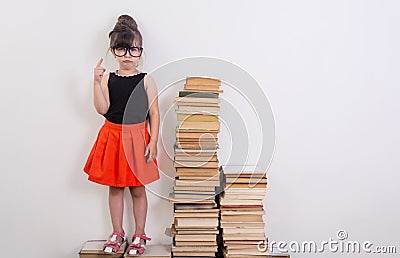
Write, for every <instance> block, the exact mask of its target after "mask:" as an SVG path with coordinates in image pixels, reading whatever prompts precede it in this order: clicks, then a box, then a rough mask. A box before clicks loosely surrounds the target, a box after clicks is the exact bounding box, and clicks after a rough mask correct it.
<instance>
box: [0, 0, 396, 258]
mask: <svg viewBox="0 0 400 258" xmlns="http://www.w3.org/2000/svg"><path fill="white" fill-rule="evenodd" d="M399 11H400V3H399V2H398V1H378V0H376V1H356V0H351V1H349V0H341V1H333V0H332V1H317V0H315V1H310V0H309V1H294V0H292V1H246V2H245V1H209V0H207V1H93V0H92V1H64V2H62V1H45V0H39V1H25V2H22V1H11V2H8V3H7V6H4V5H3V6H2V8H1V11H0V20H1V47H0V53H1V69H0V70H1V79H2V82H1V86H0V87H1V89H2V91H1V101H0V108H1V111H2V114H1V116H2V122H1V129H0V130H1V131H0V132H1V133H0V137H1V147H0V148H1V149H0V151H1V152H0V154H1V163H0V168H1V175H2V182H3V184H2V187H1V188H0V196H1V202H0V205H1V215H0V216H1V222H0V223H1V224H0V225H1V226H0V232H1V236H0V240H1V244H0V245H1V256H2V257H11V256H13V257H19V255H16V256H15V255H14V254H15V253H19V254H20V256H22V255H24V256H26V254H22V253H25V252H28V253H30V255H29V257H41V258H43V257H60V258H67V257H68V258H70V257H77V255H76V253H77V252H78V250H79V248H80V247H81V244H82V243H83V242H84V241H86V240H88V239H101V238H104V237H106V236H107V235H108V234H109V233H110V232H111V225H110V221H109V218H108V208H107V189H106V188H105V187H102V186H99V185H96V184H93V183H90V182H88V181H87V179H86V175H85V174H84V173H83V172H82V167H83V165H84V162H85V160H86V157H87V155H88V152H89V150H90V148H91V145H92V143H93V142H94V140H95V138H96V134H97V131H98V129H99V127H100V126H101V124H102V123H103V118H102V117H101V116H99V115H97V114H96V112H95V109H94V107H93V104H92V71H93V67H94V65H95V64H96V62H97V61H98V59H99V58H100V57H101V56H104V53H105V51H106V49H107V44H108V38H107V35H108V32H109V31H110V30H111V29H112V27H113V25H114V23H115V20H116V18H117V16H118V15H120V14H124V13H128V14H130V15H132V16H133V17H134V18H135V19H136V20H137V22H138V24H139V28H140V29H141V31H142V34H143V37H144V47H145V49H146V59H145V63H144V67H143V70H144V71H147V72H151V71H152V70H154V69H156V68H157V67H159V66H161V65H163V64H165V63H168V62H171V61H174V60H176V59H181V58H185V57H190V56H211V57H216V58H221V59H224V60H227V61H230V62H233V63H235V64H237V65H239V66H240V67H242V68H243V69H244V70H246V71H248V72H249V73H250V74H251V75H252V76H253V77H254V78H255V79H256V80H257V81H258V82H259V83H260V85H262V87H263V89H264V91H265V93H266V95H267V96H268V98H269V100H270V102H271V106H272V108H273V111H274V115H275V119H276V150H275V154H274V158H273V161H272V163H271V166H270V169H269V171H268V173H269V176H268V177H269V190H268V195H267V197H266V199H265V206H266V210H267V216H266V217H265V219H266V222H267V227H266V233H267V235H268V237H269V239H270V240H275V241H280V240H283V241H287V242H289V241H299V242H301V241H305V240H308V241H311V240H314V241H316V242H317V243H320V242H321V241H327V240H329V238H333V239H336V232H337V230H339V229H345V230H346V231H347V232H348V234H349V240H358V241H360V242H361V241H366V240H369V241H372V242H373V243H374V244H375V245H396V244H398V243H399V236H398V232H399V230H400V223H399V221H398V218H399V217H400V207H399V201H398V199H397V198H396V196H398V195H399V186H398V184H399V181H400V175H399V171H400V161H399V160H400V159H399V146H400V136H399V135H400V134H399V131H400V119H399V111H400V101H399V97H400V88H399V85H400V79H399V76H398V74H399V69H400V62H399V59H400V52H399V45H400V37H399V26H398V25H399V23H400V16H399V15H398V14H399ZM110 60H111V59H110ZM107 65H110V64H109V63H108V64H107ZM243 87H244V86H243ZM161 101H167V100H165V99H164V100H161ZM171 164H172V163H171ZM155 187H159V188H163V190H162V191H164V192H168V191H169V188H170V187H171V184H168V183H163V182H157V184H156V185H155ZM148 196H149V202H150V203H149V215H148V220H147V221H148V224H147V230H146V231H147V233H148V234H149V235H150V236H152V237H153V238H154V240H153V241H152V243H170V241H171V239H170V238H168V237H166V236H164V235H163V232H164V229H165V228H166V227H169V226H170V225H171V222H172V207H171V205H170V204H169V203H168V202H167V201H165V200H164V199H162V198H159V197H157V196H156V195H154V194H152V193H149V195H148ZM127 197H128V196H127ZM128 200H129V199H128ZM127 204H128V207H127V212H126V213H127V220H126V221H125V227H126V230H127V231H128V232H129V233H130V234H131V233H132V223H129V221H128V220H132V213H131V212H130V208H131V206H129V203H127ZM397 249H398V251H400V250H399V249H400V246H397ZM339 255H340V254H338V253H336V254H334V253H332V252H330V251H326V252H325V253H324V254H320V255H319V256H318V257H337V256H339ZM309 256H312V255H309V254H294V255H293V257H309ZM344 256H346V255H344ZM348 256H349V257H350V256H351V257H364V256H365V255H355V254H351V255H348ZM372 256H374V255H371V257H372ZM374 257H376V256H374ZM393 257H394V256H393Z"/></svg>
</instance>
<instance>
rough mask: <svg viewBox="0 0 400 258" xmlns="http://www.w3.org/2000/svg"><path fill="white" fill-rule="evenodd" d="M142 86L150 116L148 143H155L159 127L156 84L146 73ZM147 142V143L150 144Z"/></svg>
mask: <svg viewBox="0 0 400 258" xmlns="http://www.w3.org/2000/svg"><path fill="white" fill-rule="evenodd" d="M144 88H145V90H146V93H147V99H148V102H149V116H150V136H151V139H150V143H157V140H158V131H159V127H160V112H159V110H158V92H157V85H156V83H155V81H154V79H153V78H152V77H151V76H149V75H146V76H145V77H144ZM150 143H149V144H150Z"/></svg>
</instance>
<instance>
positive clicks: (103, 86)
mask: <svg viewBox="0 0 400 258" xmlns="http://www.w3.org/2000/svg"><path fill="white" fill-rule="evenodd" d="M102 62H103V58H101V59H100V61H99V62H98V63H97V65H96V67H95V68H94V82H93V89H94V107H95V108H96V111H97V113H99V114H101V115H104V114H105V113H107V111H108V108H109V107H110V96H109V94H108V77H109V74H107V75H106V76H103V75H104V72H105V71H106V69H105V68H104V67H102V66H101V63H102Z"/></svg>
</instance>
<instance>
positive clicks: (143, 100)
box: [83, 15, 160, 255]
mask: <svg viewBox="0 0 400 258" xmlns="http://www.w3.org/2000/svg"><path fill="white" fill-rule="evenodd" d="M109 38H110V48H109V50H110V51H111V53H112V54H113V56H114V58H115V59H116V60H117V61H118V63H119V69H118V70H116V71H115V72H110V73H109V74H104V73H105V70H106V69H105V68H103V67H102V66H101V64H102V61H103V59H100V61H99V62H98V64H97V65H96V67H95V68H94V106H95V108H96V110H97V112H98V113H99V114H101V115H103V116H104V117H105V122H104V125H103V126H102V127H101V129H100V131H99V133H98V136H97V139H96V141H95V143H94V145H93V147H92V149H91V152H90V154H89V157H88V159H87V161H86V164H85V166H84V169H83V170H84V171H85V172H86V173H87V174H88V175H89V177H88V179H89V180H90V181H93V182H96V183H99V184H102V185H107V186H109V209H110V215H111V221H112V226H113V233H111V235H110V236H109V239H108V241H107V242H106V243H105V244H104V246H103V251H104V252H106V253H115V252H118V250H119V249H120V247H121V245H122V244H124V243H125V242H126V241H127V237H126V235H125V231H124V230H123V228H122V217H123V210H124V188H125V187H129V191H130V193H131V196H132V201H133V214H134V218H135V225H136V228H135V234H134V235H133V237H132V243H131V244H130V245H129V247H128V254H130V255H140V254H143V252H144V249H145V244H146V240H151V238H149V237H147V236H146V234H145V222H146V214H147V196H146V191H145V186H144V185H145V184H148V183H151V182H153V181H156V180H158V179H159V178H160V176H159V172H158V165H157V160H156V156H157V139H158V131H159V124H160V115H159V110H158V100H157V94H158V93H157V87H156V85H155V82H154V80H153V79H152V78H151V77H150V76H148V75H147V74H146V73H143V72H140V71H139V70H138V69H137V66H138V64H139V61H140V57H141V54H142V51H143V48H142V35H141V33H140V32H139V30H138V28H137V24H136V22H135V20H134V19H133V18H132V17H131V16H129V15H121V16H120V17H119V18H118V21H117V23H116V25H115V27H114V29H113V30H112V31H111V32H110V33H109ZM147 120H149V123H150V134H149V132H148V130H147V126H146V122H147Z"/></svg>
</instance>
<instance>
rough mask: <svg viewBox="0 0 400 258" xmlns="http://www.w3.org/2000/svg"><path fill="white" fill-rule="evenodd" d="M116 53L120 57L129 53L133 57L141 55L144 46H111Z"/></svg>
mask: <svg viewBox="0 0 400 258" xmlns="http://www.w3.org/2000/svg"><path fill="white" fill-rule="evenodd" d="M111 50H112V52H113V53H114V55H116V56H118V57H123V56H125V55H126V53H128V51H129V54H130V55H131V56H133V57H139V56H141V55H142V52H143V48H142V47H120V46H113V47H112V48H111Z"/></svg>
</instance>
